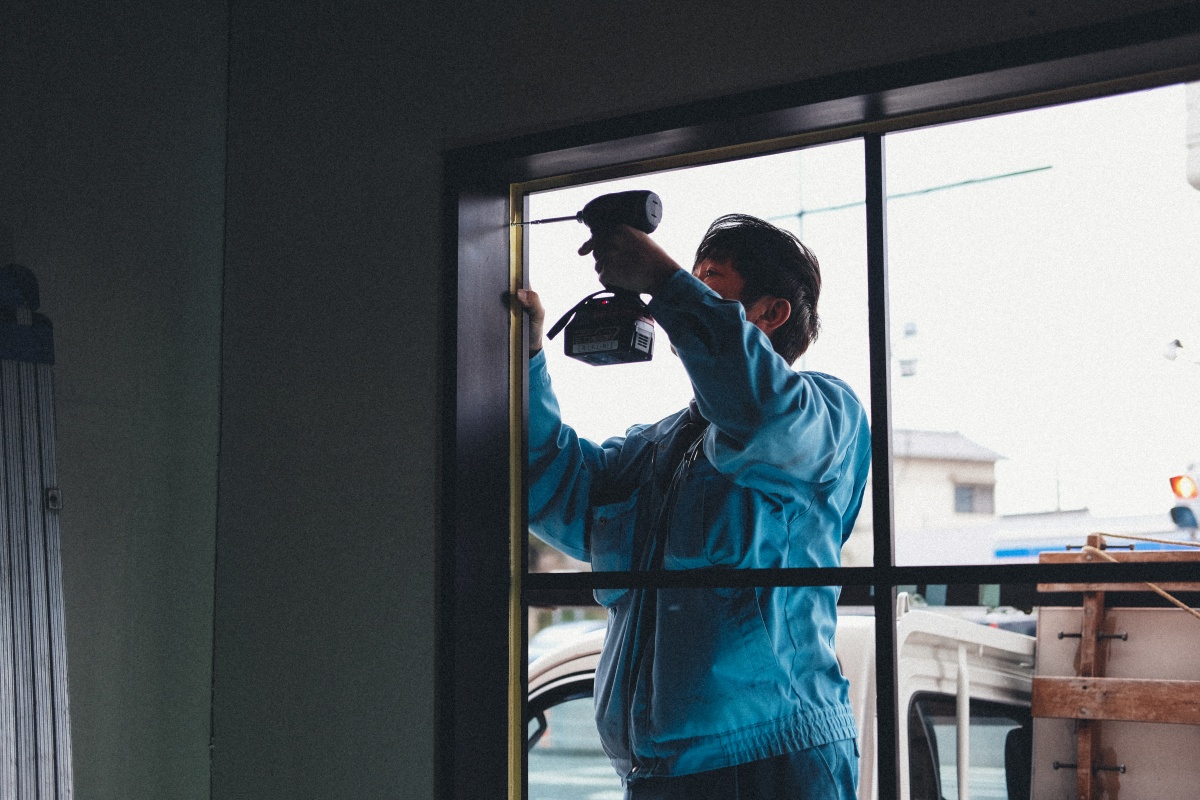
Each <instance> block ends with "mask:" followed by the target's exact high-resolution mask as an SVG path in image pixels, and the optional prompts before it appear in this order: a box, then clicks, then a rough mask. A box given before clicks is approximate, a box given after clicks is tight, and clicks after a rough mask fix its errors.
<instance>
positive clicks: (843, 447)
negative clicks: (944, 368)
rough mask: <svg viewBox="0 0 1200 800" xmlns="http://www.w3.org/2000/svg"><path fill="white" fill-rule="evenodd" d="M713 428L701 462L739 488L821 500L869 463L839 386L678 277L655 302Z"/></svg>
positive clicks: (734, 309) (855, 413) (739, 313)
mask: <svg viewBox="0 0 1200 800" xmlns="http://www.w3.org/2000/svg"><path fill="white" fill-rule="evenodd" d="M650 310H651V313H653V315H654V317H655V319H656V320H658V322H659V323H660V324H661V325H662V327H663V329H664V330H665V331H666V332H667V335H668V336H669V337H670V339H671V343H672V344H673V345H674V346H675V349H676V351H677V352H678V354H679V357H680V359H681V360H682V361H683V364H684V367H685V368H686V369H687V372H688V376H689V377H690V378H691V380H692V385H693V388H694V390H695V395H696V403H697V406H698V407H699V409H700V413H701V414H703V415H704V417H705V418H706V419H708V420H709V422H710V423H712V425H711V427H710V430H709V432H708V434H707V436H706V438H705V441H704V453H705V455H706V456H707V457H708V459H709V460H710V461H711V462H712V463H713V465H714V466H715V467H716V468H717V469H718V470H719V471H720V472H721V473H722V474H724V475H726V476H727V477H729V478H730V479H731V480H733V481H734V482H735V483H737V484H739V485H742V486H747V487H752V488H756V489H760V490H763V491H766V492H768V493H780V494H786V495H794V494H795V492H796V491H797V484H801V485H804V486H805V487H806V488H807V491H806V492H805V494H809V496H812V494H815V493H817V492H819V491H821V490H822V489H824V488H826V487H829V486H831V485H832V484H833V483H835V482H836V481H838V480H839V479H840V478H842V477H843V476H845V475H846V471H847V470H852V473H851V474H850V475H849V477H851V478H853V477H855V474H854V473H858V472H860V471H864V472H865V469H866V466H867V464H866V463H864V462H869V460H870V434H869V432H868V428H867V419H866V413H865V411H864V410H863V407H862V404H861V403H860V402H859V401H858V398H857V397H856V396H855V395H854V392H853V391H852V390H851V389H850V388H849V387H848V386H847V385H846V384H845V383H843V382H842V381H840V380H838V379H836V378H833V377H830V376H827V375H823V374H820V373H815V372H797V371H795V370H793V369H792V367H791V365H790V364H788V363H787V362H786V361H785V360H784V359H783V358H782V357H781V356H780V355H778V354H777V353H776V352H775V351H774V349H773V348H772V346H771V342H770V340H769V339H768V338H767V336H766V334H764V333H763V332H762V331H760V330H759V329H758V328H756V327H755V326H754V325H751V324H750V323H749V322H747V320H746V315H745V310H744V309H743V308H742V304H741V303H739V302H737V301H733V300H724V299H722V298H721V297H720V296H719V295H718V294H716V293H715V292H713V291H712V290H711V289H709V288H708V287H707V286H705V285H704V284H703V283H702V282H701V281H700V280H698V279H697V278H695V277H693V276H692V275H691V274H690V273H688V272H685V271H683V270H680V271H679V272H678V273H676V274H675V275H673V276H672V277H671V278H670V279H669V280H668V282H667V284H666V285H665V286H664V287H663V288H662V289H661V290H660V291H659V292H658V293H657V294H656V295H655V296H654V298H653V299H652V300H651V302H650Z"/></svg>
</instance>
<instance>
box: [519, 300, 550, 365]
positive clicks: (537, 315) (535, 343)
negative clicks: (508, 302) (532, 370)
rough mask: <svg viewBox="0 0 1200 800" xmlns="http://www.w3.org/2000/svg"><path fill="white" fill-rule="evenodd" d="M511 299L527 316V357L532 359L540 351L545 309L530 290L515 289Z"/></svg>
mask: <svg viewBox="0 0 1200 800" xmlns="http://www.w3.org/2000/svg"><path fill="white" fill-rule="evenodd" d="M512 298H513V299H514V300H515V301H516V302H517V304H518V305H519V306H521V308H522V309H523V310H524V311H525V313H526V314H527V315H528V316H529V357H530V358H533V357H534V356H535V355H537V354H538V352H539V351H541V349H542V328H543V327H544V326H545V324H546V309H545V308H544V307H543V306H542V299H541V298H540V297H538V293H537V292H535V291H533V290H532V289H517V291H516V293H514V294H513V295H512Z"/></svg>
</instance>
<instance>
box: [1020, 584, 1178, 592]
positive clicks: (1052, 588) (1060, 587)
mask: <svg viewBox="0 0 1200 800" xmlns="http://www.w3.org/2000/svg"><path fill="white" fill-rule="evenodd" d="M1154 585H1155V586H1157V587H1158V588H1160V589H1162V590H1163V591H1164V592H1200V583H1155V584H1154ZM1038 591H1039V592H1149V591H1150V589H1149V588H1147V587H1146V584H1145V583H1039V584H1038Z"/></svg>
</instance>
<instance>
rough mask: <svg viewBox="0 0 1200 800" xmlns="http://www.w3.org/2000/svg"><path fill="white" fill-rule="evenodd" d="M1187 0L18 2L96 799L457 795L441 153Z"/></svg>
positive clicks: (83, 710)
mask: <svg viewBox="0 0 1200 800" xmlns="http://www.w3.org/2000/svg"><path fill="white" fill-rule="evenodd" d="M1169 5H1172V3H1169V2H1167V3H1164V2H1155V1H1153V0H1138V1H1137V2H1128V1H1123V2H1117V1H1116V0H1076V1H1074V2H1067V0H1047V1H1043V2H1036V1H1035V0H1024V2H1000V3H991V4H983V5H979V7H975V6H972V7H970V8H967V7H965V6H964V5H963V4H961V3H951V2H949V1H948V0H938V1H937V2H930V3H921V4H897V3H887V2H882V0H849V2H843V3H822V4H816V3H809V4H805V3H797V2H785V1H784V0H769V1H767V2H762V3H758V4H755V5H754V6H753V7H744V10H742V9H739V10H737V11H736V12H735V11H733V10H731V9H732V6H731V5H730V4H728V3H726V2H715V0H695V1H694V2H670V3H665V4H664V3H658V4H653V3H630V2H624V0H620V1H619V2H612V3H605V4H602V8H603V13H599V12H598V11H597V9H598V8H600V6H597V4H595V3H565V4H564V3H562V2H549V0H526V1H525V2H521V3H510V4H501V3H493V2H484V0H466V2H461V3H454V4H446V3H434V2H403V3H392V4H384V3H354V2H351V3H343V4H320V3H314V2H303V1H302V2H268V1H267V0H232V2H229V3H228V9H229V11H228V12H227V4H226V2H224V1H221V2H214V1H213V0H191V2H187V3H176V4H166V5H164V4H159V3H150V2H144V1H139V2H127V3H119V4H111V3H110V4H101V3H95V2H84V3H74V4H70V5H69V6H68V7H60V8H55V9H53V10H51V9H49V8H48V7H46V6H45V4H35V3H30V2H9V3H7V4H6V5H5V6H4V12H3V13H4V15H5V16H4V19H3V20H0V42H2V43H3V46H4V58H3V62H2V64H3V66H2V69H3V73H2V77H3V84H2V85H3V93H2V94H0V131H2V132H3V139H2V141H3V147H0V170H2V171H0V231H3V230H5V229H7V230H8V231H10V232H11V234H10V235H6V236H0V248H3V247H4V246H5V244H4V243H5V242H6V241H7V240H11V242H12V250H13V253H14V255H15V257H16V259H17V260H18V261H20V262H22V263H24V264H26V265H27V266H29V267H31V268H32V269H34V270H35V272H37V274H38V276H39V277H40V278H41V279H42V282H43V298H44V307H45V311H46V312H47V313H48V314H49V315H50V316H51V317H52V318H53V319H54V321H55V323H56V326H57V335H58V350H59V362H58V365H57V367H56V375H57V380H58V391H59V397H58V420H59V463H60V483H61V485H62V488H63V490H64V492H65V497H66V503H67V505H66V510H65V511H64V514H63V525H64V530H63V533H64V561H65V565H64V570H65V578H66V592H67V600H68V626H69V629H68V633H69V637H70V638H69V643H70V648H71V689H72V701H73V705H74V709H73V710H74V747H75V765H76V778H77V791H78V793H79V794H78V796H80V797H86V798H118V797H119V798H156V799H157V798H161V797H184V798H186V797H195V798H200V797H204V796H206V795H207V794H208V792H209V780H210V772H209V751H208V744H209V742H208V735H209V730H210V724H211V726H212V730H213V733H214V750H213V761H212V771H211V780H212V789H213V791H212V795H213V796H214V797H218V798H235V797H247V798H273V797H281V798H282V797H288V798H292V797H342V796H349V797H429V798H432V797H433V796H434V794H433V774H434V772H433V764H432V759H433V738H432V729H433V721H434V720H433V713H434V709H433V700H432V695H433V689H434V687H435V685H436V682H437V675H436V674H435V665H434V650H435V642H434V629H433V619H434V612H433V603H434V592H435V587H434V550H435V545H436V534H437V530H436V520H435V516H434V514H435V505H436V499H437V492H438V488H439V487H438V478H437V474H438V469H439V464H438V453H439V450H440V447H441V444H442V443H441V442H440V439H439V437H440V428H439V425H440V414H441V413H442V409H439V407H438V405H439V402H440V400H441V397H442V394H441V389H440V387H439V385H438V382H439V380H440V377H441V375H442V370H441V366H440V365H439V363H438V357H439V353H440V346H441V344H442V343H441V342H440V341H439V339H440V337H441V332H442V327H441V323H442V320H443V318H444V313H445V312H444V310H443V309H444V308H445V307H446V306H447V304H448V303H452V301H453V298H452V297H448V296H447V290H446V288H445V287H446V283H445V279H444V278H443V275H444V270H445V267H446V265H445V264H443V263H441V260H440V259H441V255H442V253H441V249H440V242H441V238H440V237H441V232H442V226H443V225H444V224H445V223H446V220H445V219H444V218H443V216H442V211H441V203H442V196H441V192H442V176H441V158H442V153H443V152H444V151H445V149H446V148H448V147H452V146H457V145H461V144H465V143H473V142H480V141H489V140H494V139H498V138H502V137H505V136H509V135H513V134H517V133H524V132H529V131H538V130H545V129H548V128H554V127H558V126H562V125H565V124H568V123H573V122H577V121H584V120H596V119H604V118H608V117H612V116H615V115H618V114H624V113H628V112H632V111H639V110H645V109H654V108H660V107H664V106H669V105H673V104H677V103H681V102H685V101H688V100H693V99H698V98H705V97H715V96H719V95H722V94H725V93H728V92H734V91H739V90H742V89H749V88H756V87H765V86H771V85H775V84H781V83H786V82H790V81H797V80H802V79H807V78H812V77H818V76H821V75H828V74H835V73H838V72H842V71H845V70H851V69H856V68H859V67H865V66H872V65H880V64H888V63H894V62H899V61H903V60H906V59H909V58H913V57H918V56H927V55H938V54H951V53H953V52H954V51H956V50H958V49H961V48H964V47H969V46H973V45H981V44H987V43H992V42H1002V41H1008V40H1012V39H1017V38H1021V37H1025V36H1032V35H1037V34H1042V33H1046V32H1053V31H1057V30H1064V29H1069V28H1072V27H1074V26H1078V25H1083V24H1087V23H1091V22H1096V21H1101V20H1106V19H1114V18H1119V17H1121V16H1123V15H1127V14H1133V13H1135V12H1138V11H1145V10H1150V9H1154V8H1158V7H1165V6H1169ZM227 36H228V37H230V38H229V48H230V49H229V55H230V60H229V69H228V73H227V72H226V44H227V41H226V37H227ZM227 79H228V81H229V87H230V97H229V101H230V105H229V116H228V123H229V132H228V139H227V138H226V129H225V124H226V117H225V111H226V105H225V101H226V97H225V92H226V81H227ZM226 144H228V170H227V171H226V152H225V148H226ZM226 179H228V191H227V193H226V188H225V182H226ZM226 215H227V216H226ZM226 223H227V225H226ZM226 227H227V231H228V246H227V249H226V251H225V255H224V263H222V237H223V235H224V234H225V233H226ZM0 255H3V253H2V252H0ZM222 270H224V279H223V286H222V277H223V276H222ZM222 326H223V337H224V339H223V342H222V341H221V335H222V333H221V331H222ZM219 354H220V355H219ZM218 391H220V406H219V409H220V414H221V416H220V418H218ZM218 442H219V445H220V455H219V458H218V452H217V448H218ZM218 464H219V470H220V482H219V489H220V495H219V496H220V502H219V513H218V502H217V470H218ZM214 529H215V530H216V538H217V566H216V576H215V579H214V572H213V570H214V566H213V552H214ZM214 587H215V595H216V605H215V618H214V606H213V597H214ZM214 619H215V622H214ZM214 626H215V650H214V636H213V629H214ZM497 658H498V659H499V655H498V656H497ZM213 664H215V689H214V693H213V695H212V696H213V703H212V705H211V707H210V703H209V697H210V694H209V690H210V685H209V680H210V666H212V665H213ZM479 666H480V669H494V668H495V666H496V665H495V664H481V665H479ZM210 712H211V717H210Z"/></svg>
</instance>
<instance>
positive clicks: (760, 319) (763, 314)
mask: <svg viewBox="0 0 1200 800" xmlns="http://www.w3.org/2000/svg"><path fill="white" fill-rule="evenodd" d="M791 316H792V304H791V303H789V302H788V301H787V300H784V299H783V298H782V297H772V296H771V295H766V296H765V297H760V298H758V299H757V300H755V301H754V302H753V303H751V304H750V308H749V309H747V311H746V318H747V319H749V320H750V322H751V323H752V324H754V325H756V326H758V329H759V330H761V331H762V332H763V333H765V334H766V335H767V336H768V338H769V337H770V336H771V335H772V334H773V333H775V329H776V328H778V327H779V326H780V325H782V324H783V323H785V322H787V321H788V318H789V317H791Z"/></svg>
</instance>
